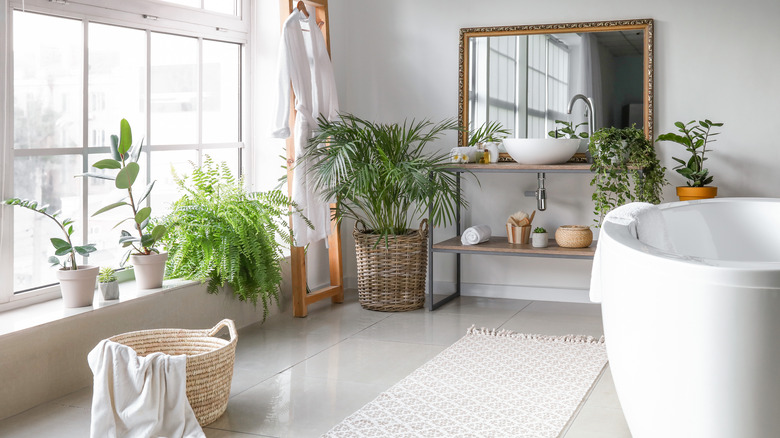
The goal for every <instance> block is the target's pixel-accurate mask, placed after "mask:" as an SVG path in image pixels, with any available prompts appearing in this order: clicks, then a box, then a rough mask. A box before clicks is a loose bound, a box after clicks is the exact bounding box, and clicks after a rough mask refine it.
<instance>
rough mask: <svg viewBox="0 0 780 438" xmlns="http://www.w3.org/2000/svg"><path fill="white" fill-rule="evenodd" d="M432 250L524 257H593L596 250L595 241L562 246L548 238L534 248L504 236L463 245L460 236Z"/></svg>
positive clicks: (443, 242)
mask: <svg viewBox="0 0 780 438" xmlns="http://www.w3.org/2000/svg"><path fill="white" fill-rule="evenodd" d="M433 251H434V252H452V253H460V254H493V255H514V256H526V257H529V256H530V257H557V258H574V259H585V258H588V259H589V258H593V254H594V253H595V252H596V241H595V240H594V241H593V243H591V244H590V246H589V247H587V248H562V247H560V246H558V244H557V243H555V240H554V239H550V242H549V246H548V247H547V248H534V247H533V246H531V244H515V243H508V242H507V240H506V237H502V236H494V237H491V238H490V240H489V241H487V242H484V243H480V244H478V245H463V244H462V243H461V242H460V236H458V237H453V238H452V239H447V240H445V241H442V242H439V243H436V244H434V245H433Z"/></svg>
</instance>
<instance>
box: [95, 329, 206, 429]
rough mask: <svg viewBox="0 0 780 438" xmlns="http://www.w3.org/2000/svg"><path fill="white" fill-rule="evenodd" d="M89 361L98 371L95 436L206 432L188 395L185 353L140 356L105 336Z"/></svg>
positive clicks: (96, 377)
mask: <svg viewBox="0 0 780 438" xmlns="http://www.w3.org/2000/svg"><path fill="white" fill-rule="evenodd" d="M87 361H88V362H89V367H90V368H91V369H92V373H93V374H94V375H95V380H94V390H93V394H92V424H91V426H90V437H92V438H105V437H168V438H173V437H177V438H180V437H181V438H205V437H206V435H205V434H204V433H203V429H201V427H200V425H199V424H198V419H197V418H195V413H194V412H193V411H192V407H190V402H189V401H188V400H187V356H186V355H180V356H170V355H167V354H164V353H152V354H149V355H148V356H146V357H139V356H138V355H137V354H136V352H135V351H134V350H133V349H132V348H130V347H128V346H126V345H122V344H119V343H117V342H113V341H109V340H108V339H104V340H102V341H100V342H99V343H98V344H97V346H95V348H93V349H92V351H91V352H90V353H89V355H88V356H87Z"/></svg>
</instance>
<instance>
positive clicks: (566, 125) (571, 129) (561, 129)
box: [547, 120, 588, 138]
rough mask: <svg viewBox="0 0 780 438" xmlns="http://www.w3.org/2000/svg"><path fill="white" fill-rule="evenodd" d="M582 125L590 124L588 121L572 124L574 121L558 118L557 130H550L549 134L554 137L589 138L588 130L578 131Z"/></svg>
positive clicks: (556, 122)
mask: <svg viewBox="0 0 780 438" xmlns="http://www.w3.org/2000/svg"><path fill="white" fill-rule="evenodd" d="M558 125H560V126H558ZM580 126H588V122H582V123H578V124H576V125H574V126H572V122H567V121H565V120H556V121H555V130H553V131H550V132H548V133H547V135H549V136H550V137H552V138H588V133H587V132H580V133H579V134H578V133H577V129H578V128H579V127H580Z"/></svg>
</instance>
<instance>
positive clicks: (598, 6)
mask: <svg viewBox="0 0 780 438" xmlns="http://www.w3.org/2000/svg"><path fill="white" fill-rule="evenodd" d="M630 18H653V19H654V20H655V105H656V106H655V108H656V113H655V129H656V134H658V133H663V132H668V131H670V130H672V129H674V126H673V123H674V122H675V121H676V120H685V121H689V120H693V119H703V118H709V119H711V120H713V121H722V122H725V126H724V127H723V134H722V135H721V136H720V137H719V140H718V142H717V143H715V149H716V152H714V153H713V154H712V155H710V160H708V161H707V164H708V167H709V168H710V172H711V173H712V174H713V175H714V176H715V181H714V182H715V185H717V186H718V187H719V196H768V197H780V172H778V170H780V147H779V146H777V140H776V137H777V135H775V134H774V130H775V129H776V125H777V123H776V122H775V118H776V117H775V115H776V114H777V113H778V105H779V104H780V103H779V102H780V99H779V98H780V75H778V73H777V72H778V71H780V54H779V53H780V52H778V50H777V49H778V47H780V27H778V26H777V25H776V20H777V19H778V18H780V2H777V1H776V0H747V1H742V2H733V1H731V0H714V1H713V0H688V1H684V2H681V1H677V0H674V1H673V0H656V1H653V2H648V1H646V0H591V1H581V0H560V1H557V2H555V6H554V7H549V6H544V5H542V3H539V2H532V1H527V0H526V1H517V0H481V1H473V0H425V1H421V0H392V1H387V0H331V1H330V19H331V44H332V58H333V61H334V64H335V72H336V77H337V81H338V87H339V98H340V102H341V108H342V110H343V111H348V112H352V113H355V114H357V115H360V116H362V117H367V118H370V119H376V120H379V121H401V120H403V119H404V118H412V117H417V118H423V117H430V118H432V119H434V120H439V119H443V118H447V117H454V116H456V115H457V99H458V29H459V28H462V27H475V26H495V25H518V24H542V23H561V22H577V21H595V20H617V19H630ZM455 142H456V140H455V137H454V136H451V137H450V138H449V139H448V141H442V142H440V143H439V144H438V146H439V147H440V148H441V149H448V148H450V147H452V146H453V145H454V144H455ZM657 150H658V153H659V156H660V157H661V158H662V161H663V163H664V164H665V165H666V166H667V167H670V168H671V167H672V165H671V163H672V160H671V159H670V156H671V155H672V154H674V155H675V156H684V155H682V152H683V151H682V150H681V148H680V147H679V146H677V145H672V144H659V145H658V148H657ZM668 178H669V180H670V181H671V182H672V184H673V185H680V184H683V180H682V178H681V177H680V176H679V175H677V174H676V173H675V172H672V171H671V170H670V171H669V174H668ZM480 180H481V182H482V190H481V194H480V190H479V189H477V188H475V187H474V186H473V185H472V186H469V187H468V188H467V192H468V196H469V198H470V199H471V202H472V209H471V212H472V213H471V214H467V215H466V220H467V221H470V222H471V223H481V222H484V223H487V224H489V225H490V226H491V227H493V229H494V230H495V229H501V228H500V227H501V224H502V223H503V222H504V221H505V218H506V216H507V215H508V214H509V213H511V212H512V211H514V210H517V209H529V210H530V209H533V208H534V202H533V200H532V199H530V198H524V197H523V196H522V191H523V190H532V189H534V188H535V185H536V181H535V175H533V174H530V175H517V176H511V175H508V176H504V177H496V176H484V177H480ZM588 183H589V177H588V176H586V175H563V174H561V175H549V174H548V179H547V188H548V205H549V208H548V210H547V211H545V212H543V213H540V214H537V219H536V220H535V223H538V224H540V225H544V226H546V227H547V228H548V230H549V229H550V228H552V229H555V228H556V227H557V226H558V225H562V224H588V223H591V222H592V219H593V216H592V214H591V210H592V202H591V201H590V196H591V193H592V191H591V188H590V186H589V184H588ZM664 199H665V200H666V201H672V200H675V199H676V198H675V196H674V188H673V187H667V189H666V190H665V192H664ZM344 234H345V239H344V244H345V248H344V261H345V268H346V270H345V276H347V277H354V276H355V261H354V248H353V246H352V245H353V244H352V240H351V237H349V236H348V235H349V233H344ZM438 258H439V259H441V257H438ZM465 262H466V263H467V264H468V265H469V266H467V267H466V268H465V270H464V281H465V282H472V283H490V284H517V285H529V286H530V285H544V286H548V287H561V288H587V284H588V281H589V276H590V272H589V270H590V262H589V261H576V260H554V259H547V260H539V259H530V258H498V257H479V258H477V257H474V258H472V259H469V258H466V260H465ZM436 269H437V272H438V273H440V274H441V273H442V272H443V271H442V270H443V269H446V270H447V271H444V272H448V271H449V272H451V271H452V268H451V264H440V263H437V266H436ZM436 279H437V280H444V279H445V278H444V277H442V276H440V275H436Z"/></svg>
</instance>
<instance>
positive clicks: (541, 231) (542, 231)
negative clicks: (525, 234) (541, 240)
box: [534, 227, 547, 233]
mask: <svg viewBox="0 0 780 438" xmlns="http://www.w3.org/2000/svg"><path fill="white" fill-rule="evenodd" d="M546 232H547V230H545V229H544V228H542V227H536V228H534V233H546Z"/></svg>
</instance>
